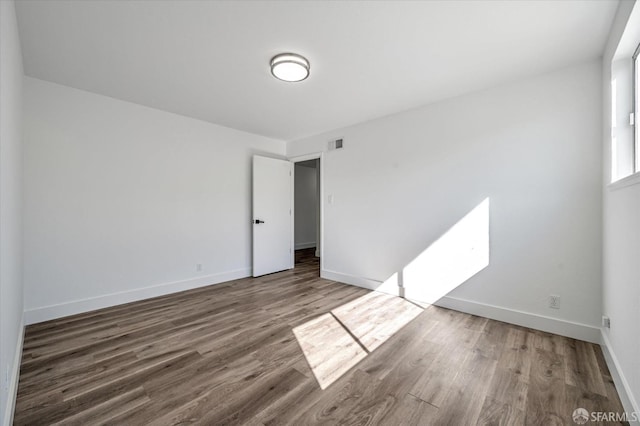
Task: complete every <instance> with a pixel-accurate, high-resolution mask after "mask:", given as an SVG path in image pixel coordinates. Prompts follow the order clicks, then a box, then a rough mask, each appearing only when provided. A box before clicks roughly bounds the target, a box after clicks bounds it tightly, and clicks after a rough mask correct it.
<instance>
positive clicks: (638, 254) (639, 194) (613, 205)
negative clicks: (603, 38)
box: [602, 2, 640, 412]
mask: <svg viewBox="0 0 640 426" xmlns="http://www.w3.org/2000/svg"><path fill="white" fill-rule="evenodd" d="M634 3H635V2H621V3H620V7H619V9H618V13H617V15H616V19H615V21H614V24H613V27H612V30H611V34H610V36H609V40H608V42H607V47H606V49H605V53H604V56H603V82H602V85H603V95H604V96H603V105H604V108H603V110H604V111H603V120H604V123H605V125H604V126H603V127H604V129H603V140H604V144H603V147H602V150H603V158H604V171H603V188H604V264H603V268H604V275H603V276H604V281H603V294H602V298H603V313H604V315H607V316H609V317H610V319H611V329H603V340H604V344H605V355H607V360H608V361H609V364H610V369H611V370H612V372H613V373H614V379H616V388H617V389H618V392H619V393H620V396H621V399H622V402H623V403H624V404H625V409H626V410H627V411H629V412H631V411H636V412H640V406H639V405H638V402H639V401H640V333H639V332H638V325H640V262H639V260H640V179H639V178H638V176H637V175H636V176H631V177H628V178H626V179H623V180H621V181H619V182H616V183H615V184H610V182H611V176H612V171H611V152H612V149H611V147H612V138H611V134H612V129H611V124H612V114H611V81H612V73H611V69H612V60H613V58H614V54H615V53H616V49H618V44H619V42H620V41H621V38H622V36H623V32H624V30H625V26H626V25H627V22H628V20H629V18H630V15H631V13H632V9H633V7H634ZM636 9H637V4H636ZM638 13H639V11H637V10H634V11H633V14H634V15H635V18H640V15H638ZM633 25H635V27H633V28H632V27H629V30H630V31H631V32H635V33H636V34H637V35H640V19H636V22H635V24H634V23H633V22H631V26H633ZM627 35H628V34H627ZM630 42H631V43H632V45H633V46H632V47H631V50H630V49H628V48H627V50H629V51H630V52H632V50H633V49H634V48H635V46H636V45H637V43H639V42H640V37H637V36H636V37H634V39H633V40H630ZM621 47H623V46H621ZM620 61H623V59H618V61H617V64H616V69H617V71H618V68H619V64H620ZM628 71H629V72H630V69H629V70H628ZM617 90H618V92H619V95H618V96H617V98H618V99H617V103H618V105H617V109H618V111H617V112H618V120H617V124H618V125H617V129H615V133H617V135H618V137H619V138H620V137H621V135H622V134H623V132H624V133H627V134H631V132H632V127H631V126H628V125H627V126H626V127H623V123H625V121H626V120H625V119H626V118H628V113H629V112H631V110H632V105H631V102H632V99H631V97H630V96H626V97H624V96H621V95H622V94H623V93H620V92H624V91H627V92H628V93H631V92H632V88H631V81H630V79H626V84H625V79H624V78H620V74H618V76H617ZM625 101H626V105H625V104H624V102H625ZM627 123H628V122H627ZM628 141H629V143H631V142H632V138H631V136H629V138H628ZM629 154H631V152H629ZM629 157H630V156H629ZM618 160H620V159H618ZM617 162H618V164H620V161H617Z"/></svg>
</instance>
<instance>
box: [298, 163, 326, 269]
mask: <svg viewBox="0 0 640 426" xmlns="http://www.w3.org/2000/svg"><path fill="white" fill-rule="evenodd" d="M294 212H295V214H294V247H295V268H304V269H305V270H314V271H316V272H317V274H316V275H317V276H320V159H318V158H316V159H312V160H306V161H300V162H296V163H295V170H294Z"/></svg>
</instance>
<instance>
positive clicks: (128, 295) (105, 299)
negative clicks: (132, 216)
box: [25, 268, 251, 325]
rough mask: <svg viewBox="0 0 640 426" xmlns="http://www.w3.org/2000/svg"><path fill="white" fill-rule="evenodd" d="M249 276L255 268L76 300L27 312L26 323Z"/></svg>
mask: <svg viewBox="0 0 640 426" xmlns="http://www.w3.org/2000/svg"><path fill="white" fill-rule="evenodd" d="M249 276H251V268H244V269H236V270H234V271H227V272H222V273H219V274H213V275H207V276H202V277H196V278H191V279H188V280H184V281H174V282H170V283H164V284H158V285H154V286H150V287H143V288H137V289H133V290H127V291H121V292H117V293H111V294H105V295H102V296H96V297H90V298H86V299H80V300H73V301H69V302H65V303H59V304H56V305H50V306H42V307H39V308H33V309H29V310H27V311H25V321H26V324H27V325H29V324H35V323H38V322H42V321H48V320H51V319H55V318H61V317H66V316H69V315H75V314H79V313H82V312H89V311H94V310H96V309H102V308H107V307H110V306H115V305H122V304H123V303H129V302H135V301H138V300H144V299H150V298H152V297H158V296H164V295H166V294H171V293H177V292H179V291H184V290H191V289H194V288H198V287H205V286H208V285H213V284H219V283H223V282H226V281H231V280H236V279H239V278H245V277H249Z"/></svg>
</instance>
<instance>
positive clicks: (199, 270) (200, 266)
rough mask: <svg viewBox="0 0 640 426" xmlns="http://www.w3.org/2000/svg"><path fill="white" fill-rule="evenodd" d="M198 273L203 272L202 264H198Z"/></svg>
mask: <svg viewBox="0 0 640 426" xmlns="http://www.w3.org/2000/svg"><path fill="white" fill-rule="evenodd" d="M196 272H202V263H196Z"/></svg>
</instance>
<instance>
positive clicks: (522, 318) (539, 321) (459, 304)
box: [320, 269, 601, 344]
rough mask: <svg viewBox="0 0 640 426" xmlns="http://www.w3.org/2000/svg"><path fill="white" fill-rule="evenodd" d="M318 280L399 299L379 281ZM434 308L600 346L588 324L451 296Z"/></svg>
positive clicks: (337, 275)
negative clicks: (339, 283) (359, 288)
mask: <svg viewBox="0 0 640 426" xmlns="http://www.w3.org/2000/svg"><path fill="white" fill-rule="evenodd" d="M320 276H321V277H322V278H326V279H328V280H332V281H338V282H341V283H344V284H350V285H354V286H357V287H362V288H366V289H369V290H376V291H381V292H383V293H387V294H393V295H394V296H399V295H400V292H399V288H398V287H397V285H395V282H390V283H383V282H382V281H377V280H373V279H370V278H364V277H358V276H354V275H349V274H344V273H341V272H336V271H330V270H326V269H324V270H322V271H321V272H320ZM390 284H391V285H390ZM435 305H436V306H441V307H443V308H448V309H453V310H455V311H460V312H464V313H467V314H472V315H478V316H481V317H485V318H490V319H494V320H497V321H503V322H507V323H510V324H515V325H520V326H523V327H528V328H533V329H536V330H540V331H545V332H548V333H555V334H559V335H561V336H566V337H571V338H573V339H579V340H585V341H587V342H591V343H598V344H599V343H600V342H601V338H600V329H599V328H598V327H593V326H590V325H587V324H581V323H577V322H572V321H566V320H561V319H558V318H552V317H546V316H543V315H538V314H532V313H529V312H523V311H518V310H515V309H509V308H504V307H501V306H494V305H488V304H484V303H479V302H474V301H472V300H466V299H460V298H457V297H451V296H445V297H443V298H441V299H440V300H438V301H437V302H436V303H435Z"/></svg>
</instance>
